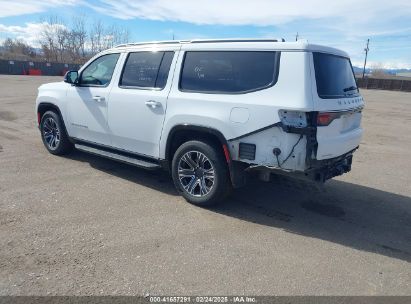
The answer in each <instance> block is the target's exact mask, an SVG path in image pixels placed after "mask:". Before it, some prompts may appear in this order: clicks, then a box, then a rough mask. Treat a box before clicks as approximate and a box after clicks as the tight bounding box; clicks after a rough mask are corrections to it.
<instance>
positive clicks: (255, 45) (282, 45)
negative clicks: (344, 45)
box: [107, 38, 349, 57]
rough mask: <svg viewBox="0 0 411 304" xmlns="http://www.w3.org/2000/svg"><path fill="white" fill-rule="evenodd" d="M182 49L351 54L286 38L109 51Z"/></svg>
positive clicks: (133, 46) (150, 44) (146, 45)
mask: <svg viewBox="0 0 411 304" xmlns="http://www.w3.org/2000/svg"><path fill="white" fill-rule="evenodd" d="M180 48H181V50H198V51H199V50H245V51H246V50H248V51H249V50H271V51H273V50H278V51H309V52H322V53H330V54H335V55H339V56H343V57H349V55H348V54H347V53H346V52H344V51H342V50H339V49H336V48H332V47H327V46H322V45H317V44H311V43H308V41H307V40H298V41H293V42H285V41H284V39H245V38H242V39H236V38H234V39H194V40H169V41H150V42H138V43H127V44H120V45H118V46H116V47H114V48H112V49H110V50H107V52H113V51H119V50H121V51H131V50H141V49H153V50H159V49H180Z"/></svg>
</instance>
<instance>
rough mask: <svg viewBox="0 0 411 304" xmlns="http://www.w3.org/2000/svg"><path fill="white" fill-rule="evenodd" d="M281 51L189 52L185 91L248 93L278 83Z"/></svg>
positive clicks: (182, 83) (183, 79)
mask: <svg viewBox="0 0 411 304" xmlns="http://www.w3.org/2000/svg"><path fill="white" fill-rule="evenodd" d="M279 56H280V53H279V52H234V51H223V52H220V51H212V52H203V51H201V52H197V51H195V52H194V51H193V52H187V53H186V54H185V58H184V63H183V69H182V73H181V79H180V89H181V90H182V91H190V92H203V93H227V94H229V93H246V92H251V91H256V90H260V89H263V88H267V87H269V86H272V85H274V84H275V83H276V82H277V77H278V66H279Z"/></svg>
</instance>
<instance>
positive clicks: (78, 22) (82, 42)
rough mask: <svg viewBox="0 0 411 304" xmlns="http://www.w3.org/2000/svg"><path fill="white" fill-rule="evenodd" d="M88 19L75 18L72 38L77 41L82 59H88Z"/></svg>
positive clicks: (82, 16)
mask: <svg viewBox="0 0 411 304" xmlns="http://www.w3.org/2000/svg"><path fill="white" fill-rule="evenodd" d="M86 23H87V20H86V17H85V16H84V15H80V16H76V17H74V22H73V29H72V36H73V37H75V39H76V41H77V46H78V50H79V51H80V54H81V57H86V39H87V30H86Z"/></svg>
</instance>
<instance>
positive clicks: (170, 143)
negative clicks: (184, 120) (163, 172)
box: [165, 124, 231, 162]
mask: <svg viewBox="0 0 411 304" xmlns="http://www.w3.org/2000/svg"><path fill="white" fill-rule="evenodd" d="M193 139H197V140H198V139H203V140H210V141H212V142H214V143H216V144H218V146H219V147H218V148H219V149H220V150H221V152H222V153H223V155H224V156H225V158H226V161H227V162H230V161H231V157H230V154H229V151H228V142H227V140H226V139H225V137H224V135H223V134H222V133H221V132H220V131H218V130H216V129H213V128H209V127H205V126H199V125H189V124H182V125H176V126H174V127H173V128H172V129H171V130H170V132H169V133H168V136H167V141H166V147H165V158H166V160H167V161H169V162H171V160H172V158H173V155H174V152H175V151H176V150H177V148H178V147H179V146H180V145H181V144H183V143H184V142H186V141H188V140H193ZM224 146H225V147H226V148H224ZM226 149H227V152H228V154H227V152H225V150H226ZM227 157H228V158H227Z"/></svg>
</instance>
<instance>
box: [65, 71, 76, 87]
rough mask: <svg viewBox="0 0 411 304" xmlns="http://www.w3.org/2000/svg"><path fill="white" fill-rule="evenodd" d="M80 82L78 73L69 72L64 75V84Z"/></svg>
mask: <svg viewBox="0 0 411 304" xmlns="http://www.w3.org/2000/svg"><path fill="white" fill-rule="evenodd" d="M77 80H78V71H68V72H67V73H66V75H64V82H67V83H71V84H76V83H77Z"/></svg>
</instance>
